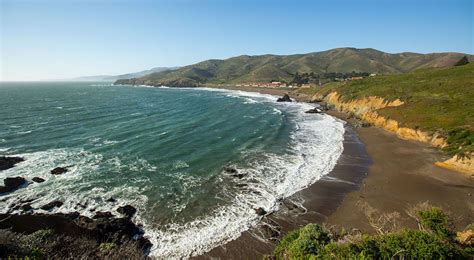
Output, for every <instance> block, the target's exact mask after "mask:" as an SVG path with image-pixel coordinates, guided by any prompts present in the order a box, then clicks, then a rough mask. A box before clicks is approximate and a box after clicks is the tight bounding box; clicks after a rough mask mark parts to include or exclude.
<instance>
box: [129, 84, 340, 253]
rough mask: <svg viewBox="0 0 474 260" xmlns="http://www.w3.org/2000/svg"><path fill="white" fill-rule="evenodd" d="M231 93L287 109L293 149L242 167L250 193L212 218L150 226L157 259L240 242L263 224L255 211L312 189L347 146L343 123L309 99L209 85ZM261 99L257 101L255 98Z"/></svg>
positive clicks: (269, 208)
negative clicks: (318, 111) (315, 111)
mask: <svg viewBox="0 0 474 260" xmlns="http://www.w3.org/2000/svg"><path fill="white" fill-rule="evenodd" d="M201 89H203V90H208V91H219V92H225V93H226V94H228V95H234V96H236V97H247V98H248V97H252V100H254V101H255V102H272V103H273V102H274V104H273V105H274V106H277V107H278V108H275V109H276V110H278V111H279V112H280V113H283V112H282V111H281V110H285V111H286V112H288V113H291V114H292V115H293V116H295V118H296V124H297V127H296V130H295V132H293V133H292V140H293V144H292V146H291V148H290V149H291V153H290V154H286V155H284V156H281V155H277V154H265V155H263V156H264V157H265V158H264V159H262V158H259V159H255V161H252V162H250V167H248V168H242V169H238V171H239V173H244V174H245V175H246V176H245V177H244V178H243V179H242V180H240V181H241V182H244V183H245V182H247V183H248V186H247V187H248V188H247V190H246V191H244V192H236V193H232V194H229V198H233V199H232V201H231V202H230V203H229V204H228V206H223V207H221V208H217V209H215V210H213V211H212V212H209V214H207V215H206V216H202V217H199V218H197V219H195V220H193V221H191V222H187V223H185V224H178V223H171V224H167V225H165V226H163V227H160V228H158V229H156V228H153V227H152V226H153V225H152V223H147V222H146V221H145V220H143V219H141V218H138V220H139V221H141V222H142V223H143V224H144V227H145V230H146V233H145V235H146V236H147V237H148V238H149V239H150V240H151V241H152V243H153V247H152V250H151V255H152V256H154V257H157V258H187V257H191V256H197V255H201V254H203V253H205V252H208V251H210V250H211V249H212V248H214V247H216V246H219V245H222V244H224V243H226V242H228V241H231V240H234V239H236V238H238V237H239V236H240V234H241V233H242V232H244V231H246V230H248V229H250V228H251V227H253V226H256V225H257V224H258V223H259V220H260V217H259V216H258V215H257V214H256V212H255V209H256V208H259V207H262V208H264V209H265V210H266V211H267V212H272V211H275V210H277V209H278V207H279V206H278V205H279V203H278V201H279V200H280V199H282V198H286V197H289V196H291V195H292V194H294V193H295V192H297V191H299V190H301V189H303V188H306V187H308V186H309V185H311V184H313V183H314V182H316V181H317V180H319V179H320V178H321V177H322V176H324V175H326V174H328V173H329V172H330V171H331V170H332V169H333V168H334V166H335V165H336V162H337V159H338V158H339V156H340V155H341V153H342V150H343V143H342V142H343V134H344V126H343V123H342V122H340V121H338V120H336V119H334V118H332V117H330V116H327V115H312V114H306V113H304V112H305V111H306V110H308V109H310V108H313V106H311V105H310V104H305V103H297V102H292V103H279V104H277V103H276V102H275V100H276V97H275V96H272V95H266V94H258V93H251V92H243V91H232V90H216V89H206V88H201ZM254 98H255V99H254ZM280 109H281V110H280Z"/></svg>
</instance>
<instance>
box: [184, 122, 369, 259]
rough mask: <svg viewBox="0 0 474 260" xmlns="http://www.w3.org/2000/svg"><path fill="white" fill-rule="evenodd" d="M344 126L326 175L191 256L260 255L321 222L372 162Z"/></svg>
mask: <svg viewBox="0 0 474 260" xmlns="http://www.w3.org/2000/svg"><path fill="white" fill-rule="evenodd" d="M344 128H345V132H344V141H343V145H344V151H343V153H342V154H341V156H340V157H339V159H338V161H337V164H336V166H335V167H334V169H333V170H332V171H331V172H330V173H329V174H327V175H325V176H323V177H322V178H321V179H319V180H318V181H316V182H315V183H313V184H311V185H310V186H309V187H307V188H305V189H303V190H300V191H298V192H296V193H295V194H294V195H292V196H290V197H289V198H286V199H284V200H282V201H281V204H280V209H279V210H278V211H276V212H273V213H271V214H269V215H267V216H265V217H264V218H263V219H262V220H261V221H260V223H259V224H258V225H257V226H256V227H252V228H251V229H249V230H247V231H245V232H244V233H242V234H241V235H240V237H239V238H237V239H235V240H233V241H230V242H228V243H226V244H224V245H221V246H218V247H216V248H214V249H212V250H211V251H209V252H207V253H205V254H203V255H200V256H197V257H193V259H216V258H217V259H242V258H244V259H258V258H262V257H263V256H265V255H270V254H271V253H272V252H273V249H274V247H275V245H276V242H277V240H278V239H280V238H281V236H282V235H283V234H286V233H288V232H290V231H292V230H294V229H296V228H299V227H302V226H304V225H306V224H309V223H314V222H324V221H325V219H326V218H328V217H329V216H330V215H331V214H332V213H333V212H335V210H336V209H337V207H338V206H339V204H340V203H342V201H343V199H344V197H345V195H347V194H349V193H350V192H352V191H356V190H357V189H358V188H359V186H360V185H361V184H362V180H363V179H364V178H365V176H366V173H367V171H368V168H369V165H370V164H371V159H370V158H369V157H368V155H367V153H366V152H365V148H364V145H363V143H362V142H360V140H359V139H358V137H357V134H356V133H355V130H354V128H353V127H352V126H350V125H348V124H345V126H344ZM354 172H355V174H354Z"/></svg>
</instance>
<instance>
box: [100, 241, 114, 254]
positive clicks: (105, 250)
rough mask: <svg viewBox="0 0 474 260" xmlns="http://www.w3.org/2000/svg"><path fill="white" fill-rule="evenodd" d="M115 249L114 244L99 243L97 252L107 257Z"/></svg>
mask: <svg viewBox="0 0 474 260" xmlns="http://www.w3.org/2000/svg"><path fill="white" fill-rule="evenodd" d="M114 248H115V244H114V243H101V244H100V245H99V251H100V253H101V254H104V255H107V254H109V253H110V252H111V251H112V250H113V249H114Z"/></svg>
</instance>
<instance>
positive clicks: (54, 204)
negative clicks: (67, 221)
mask: <svg viewBox="0 0 474 260" xmlns="http://www.w3.org/2000/svg"><path fill="white" fill-rule="evenodd" d="M62 205H63V202H62V201H59V200H54V201H51V202H50V203H48V204H46V205H43V206H42V207H41V209H42V210H51V209H53V208H55V207H58V208H59V207H61V206H62Z"/></svg>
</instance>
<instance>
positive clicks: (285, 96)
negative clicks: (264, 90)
mask: <svg viewBox="0 0 474 260" xmlns="http://www.w3.org/2000/svg"><path fill="white" fill-rule="evenodd" d="M291 101H292V100H291V98H290V96H289V95H288V94H285V95H283V97H281V98H278V99H277V102H291Z"/></svg>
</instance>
